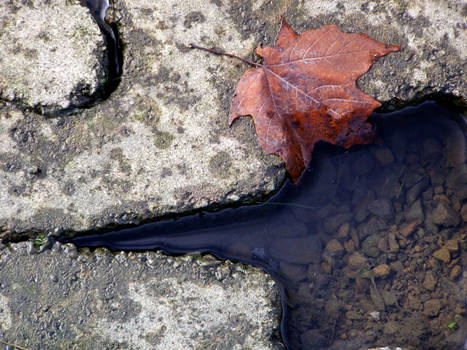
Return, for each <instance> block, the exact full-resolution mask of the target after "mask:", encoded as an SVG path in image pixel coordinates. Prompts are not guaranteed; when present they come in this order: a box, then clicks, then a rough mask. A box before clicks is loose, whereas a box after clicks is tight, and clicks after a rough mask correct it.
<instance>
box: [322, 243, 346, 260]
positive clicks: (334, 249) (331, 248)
mask: <svg viewBox="0 0 467 350" xmlns="http://www.w3.org/2000/svg"><path fill="white" fill-rule="evenodd" d="M325 250H326V252H327V253H329V254H330V255H331V256H340V255H342V254H343V253H344V247H343V246H342V244H341V243H340V242H339V241H338V240H337V239H331V240H330V241H329V242H328V243H327V244H326V248H325Z"/></svg>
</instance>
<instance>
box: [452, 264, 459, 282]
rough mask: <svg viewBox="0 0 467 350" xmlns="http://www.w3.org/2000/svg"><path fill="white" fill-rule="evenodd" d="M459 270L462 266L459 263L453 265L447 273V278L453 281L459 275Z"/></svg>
mask: <svg viewBox="0 0 467 350" xmlns="http://www.w3.org/2000/svg"><path fill="white" fill-rule="evenodd" d="M461 272H462V268H461V267H460V266H459V265H455V266H454V267H453V268H452V270H451V273H450V274H449V279H450V280H451V281H455V280H456V279H457V277H459V276H460V274H461Z"/></svg>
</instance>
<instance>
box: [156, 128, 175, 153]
mask: <svg viewBox="0 0 467 350" xmlns="http://www.w3.org/2000/svg"><path fill="white" fill-rule="evenodd" d="M174 139H175V137H174V136H173V135H172V134H171V133H169V132H167V131H159V130H157V131H156V134H155V135H154V145H155V146H156V147H157V148H159V149H167V148H169V147H170V145H171V144H172V142H173V140H174Z"/></svg>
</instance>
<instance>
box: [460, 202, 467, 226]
mask: <svg viewBox="0 0 467 350" xmlns="http://www.w3.org/2000/svg"><path fill="white" fill-rule="evenodd" d="M461 216H462V220H463V221H465V222H467V203H466V204H464V205H463V206H462V208H461Z"/></svg>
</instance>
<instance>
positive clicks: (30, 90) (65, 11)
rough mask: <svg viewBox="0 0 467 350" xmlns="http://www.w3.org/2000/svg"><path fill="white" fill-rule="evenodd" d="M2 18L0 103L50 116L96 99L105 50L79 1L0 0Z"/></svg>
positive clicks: (102, 75) (102, 74)
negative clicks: (42, 111)
mask: <svg viewBox="0 0 467 350" xmlns="http://www.w3.org/2000/svg"><path fill="white" fill-rule="evenodd" d="M0 14H1V15H0V100H4V101H12V102H15V104H16V105H17V106H20V107H22V108H33V109H36V110H47V111H54V110H61V109H64V108H68V107H71V106H79V105H81V104H82V103H83V102H85V101H88V100H89V98H90V97H91V96H92V95H94V94H96V92H97V90H98V89H99V86H100V84H101V81H102V80H103V79H104V78H105V67H104V66H103V62H104V49H105V45H104V40H103V38H102V35H101V33H100V30H99V28H98V27H97V25H96V24H95V23H94V21H93V19H92V17H91V15H90V13H89V11H88V9H87V8H86V7H84V6H82V5H81V4H80V1H76V0H73V1H61V0H51V1H39V0H32V1H27V2H24V1H23V2H19V1H2V2H0ZM83 99H84V100H83Z"/></svg>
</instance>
